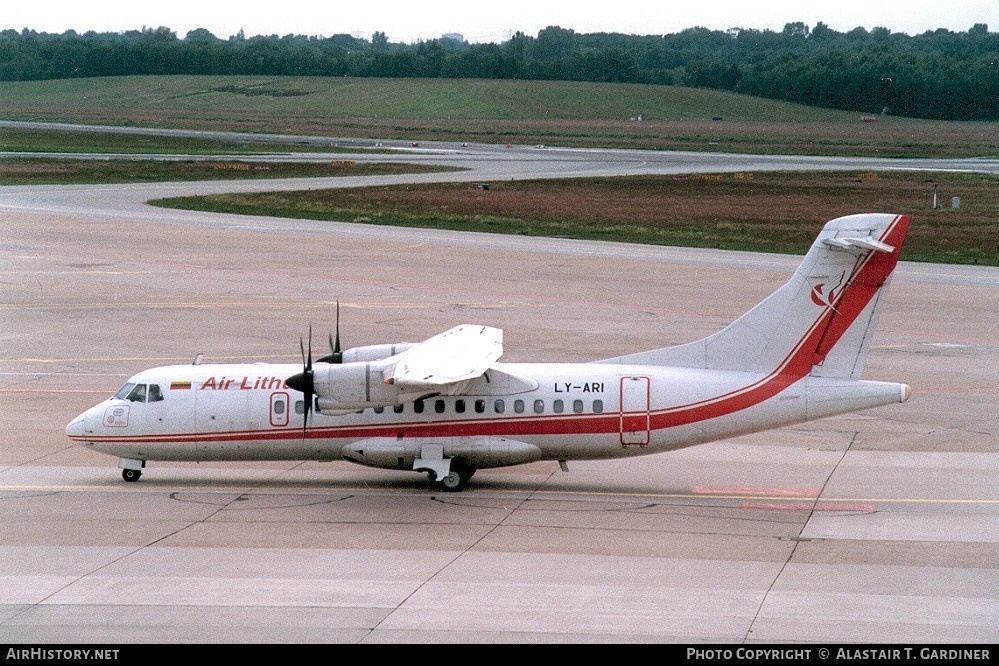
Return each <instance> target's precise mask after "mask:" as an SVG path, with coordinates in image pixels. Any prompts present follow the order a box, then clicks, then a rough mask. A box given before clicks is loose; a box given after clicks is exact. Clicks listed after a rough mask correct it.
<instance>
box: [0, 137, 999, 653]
mask: <svg viewBox="0 0 999 666" xmlns="http://www.w3.org/2000/svg"><path fill="white" fill-rule="evenodd" d="M434 148H435V150H433V151H428V152H427V153H425V154H423V153H421V154H414V156H413V157H412V159H421V160H430V161H448V163H455V164H460V165H464V166H467V167H469V168H470V171H468V172H464V173H461V174H434V175H427V176H419V177H393V178H384V179H377V180H375V181H372V180H365V181H363V182H365V183H367V182H402V181H404V180H425V179H436V178H440V179H456V178H457V179H467V180H488V179H491V178H519V177H539V176H543V175H546V174H547V175H560V176H562V175H567V174H570V175H571V174H575V175H583V174H585V175H604V174H611V173H632V172H641V170H645V172H664V173H669V172H671V171H669V169H677V170H678V171H676V172H693V170H694V169H702V170H712V171H717V170H725V169H731V170H741V169H743V168H747V169H748V168H754V169H757V168H759V167H755V166H743V165H744V164H745V165H749V164H751V163H759V162H760V161H761V160H764V158H757V157H752V156H749V157H740V156H736V157H733V156H723V157H719V158H717V160H729V161H727V162H724V163H723V162H720V161H713V158H711V157H710V156H707V157H706V156H703V155H700V156H694V157H689V158H687V157H685V156H684V155H680V154H677V155H673V156H670V155H667V154H656V155H646V156H644V157H645V158H647V159H636V157H637V158H641V157H643V156H642V155H637V156H636V155H634V154H633V153H634V151H610V152H609V153H608V154H606V155H604V154H602V153H599V152H596V151H586V152H585V155H584V154H582V151H557V150H536V149H530V148H518V149H515V150H512V151H510V150H509V149H505V148H503V147H499V148H494V149H491V150H490V149H487V148H485V147H471V148H469V149H468V150H467V155H466V154H464V153H462V151H460V150H453V151H451V152H448V151H445V150H443V149H442V148H440V147H434ZM438 148H440V149H438ZM561 153H564V155H563V156H562V157H560V154H561ZM623 153H627V154H623ZM518 156H520V157H518ZM379 159H384V157H383V156H379ZM771 159H772V158H765V161H767V162H768V163H769V162H770V161H771ZM802 160H807V158H791V159H790V162H789V164H797V163H801V161H802ZM772 163H774V164H780V165H781V167H782V168H783V167H784V166H785V164H784V163H782V162H780V161H779V160H777V159H776V158H773V159H772ZM962 164H963V165H964V166H963V167H961V168H966V169H969V170H979V169H983V170H987V171H988V170H992V171H993V172H995V171H996V168H995V165H986V166H982V164H983V162H982V161H962ZM951 166H955V165H951ZM957 166H960V165H957ZM789 168H791V167H789ZM822 168H828V167H822ZM844 168H846V167H844ZM849 168H854V167H853V166H851V167H849ZM865 168H873V167H865ZM927 168H929V167H927ZM333 184H335V185H337V186H354V185H357V184H360V182H359V181H357V180H355V179H336V180H335V181H333V180H309V181H295V182H292V181H255V182H252V183H247V184H245V185H244V184H239V183H183V184H182V183H172V184H153V185H141V186H103V187H90V186H63V187H55V186H52V187H49V186H42V187H13V186H12V187H0V225H2V229H3V241H2V246H0V247H2V249H0V275H2V280H3V284H4V290H3V293H4V298H3V302H2V304H0V308H2V315H0V317H2V318H0V321H2V322H3V326H2V335H3V339H4V342H5V345H4V350H5V353H4V354H3V357H2V364H0V400H2V404H3V406H4V409H3V410H0V428H2V432H3V435H2V439H0V498H2V502H0V534H2V538H0V642H4V643H14V644H38V643H57V644H65V643H102V644H111V645H114V644H130V643H161V642H174V643H250V642H252V643H313V642H331V643H400V642H407V643H512V642H519V643H525V642H530V643H558V642H573V643H631V642H634V643H638V642H656V643H726V644H770V643H865V642H873V643H893V644H894V643H912V644H915V643H918V644H928V643H929V644H932V643H984V644H988V643H994V642H995V641H996V639H997V638H999V629H997V627H999V584H997V583H999V482H997V478H999V474H997V472H999V447H997V433H999V413H997V410H996V407H995V406H996V404H997V398H999V380H997V373H999V336H997V331H999V326H997V321H999V315H997V314H996V313H997V311H999V270H997V269H994V268H979V267H957V266H937V265H926V264H902V265H900V266H899V268H898V270H897V271H896V275H895V278H894V280H893V283H892V285H891V287H890V290H889V292H888V294H887V304H886V306H885V311H884V313H883V315H882V317H881V321H880V325H879V328H878V333H877V336H876V338H875V340H874V348H873V349H872V351H871V353H870V356H869V358H868V362H867V366H866V370H865V373H864V376H865V377H867V378H871V379H884V380H888V381H900V382H906V383H908V384H910V385H911V386H912V388H913V392H914V394H913V397H912V399H910V400H909V401H908V402H906V403H904V404H900V405H895V406H892V407H886V408H879V409H875V410H871V411H868V412H862V413H858V414H853V415H847V416H842V417H836V418H830V419H826V420H823V421H818V422H814V423H811V424H806V425H803V426H798V427H795V428H786V429H781V430H777V431H773V432H770V433H764V434H759V435H753V436H748V437H741V438H737V439H733V440H728V441H723V442H717V443H712V444H707V445H702V446H699V447H694V448H691V449H685V450H682V451H678V452H674V453H668V454H661V455H657V456H651V457H645V458H635V459H629V460H622V461H612V462H588V463H570V465H569V471H568V472H563V471H561V470H560V469H559V467H558V465H557V464H555V463H535V464H531V465H525V466H521V467H512V468H504V469H498V470H482V471H480V472H479V473H478V474H476V476H475V478H474V479H473V482H472V483H471V484H470V486H469V488H468V489H467V490H466V491H465V492H463V493H460V494H441V493H437V492H435V491H433V490H432V489H431V488H430V486H428V485H427V483H426V480H425V478H424V477H423V476H421V475H416V474H407V473H397V472H391V471H383V470H377V469H369V468H364V467H358V466H354V465H350V464H349V463H339V462H338V463H316V462H304V463H226V464H212V465H204V464H202V465H197V464H177V463H150V465H149V466H148V467H147V469H146V471H145V473H144V475H143V478H142V480H141V481H140V482H139V483H137V484H127V485H126V484H125V483H124V482H122V480H121V477H120V474H119V472H118V470H117V468H116V466H115V465H116V461H115V460H114V459H112V458H108V457H104V456H100V455H98V454H94V453H92V452H89V451H86V450H84V449H82V448H81V447H77V446H74V445H71V444H70V443H69V442H68V440H67V439H66V437H65V434H64V432H63V429H64V428H65V425H66V423H67V422H68V421H69V420H70V419H71V418H72V417H74V416H75V415H76V414H78V413H80V412H81V411H83V410H84V409H85V408H87V407H89V406H90V405H92V404H94V403H96V402H98V401H100V400H102V399H104V398H105V397H106V396H107V395H109V394H110V393H112V392H113V391H114V390H116V389H117V388H118V387H119V386H120V385H121V384H122V383H123V382H124V381H125V379H127V378H128V376H129V375H131V374H132V373H134V372H137V371H138V370H141V369H144V368H146V367H151V366H154V365H161V364H166V363H173V362H180V363H184V362H188V361H190V360H192V359H193V358H194V355H195V354H196V353H198V352H203V353H204V354H205V361H206V362H213V361H219V362H221V361H234V360H249V361H282V362H289V361H293V360H295V359H298V358H299V348H298V341H299V338H300V336H302V335H304V334H306V332H307V330H308V327H309V325H310V323H312V324H313V326H314V327H315V330H316V344H317V345H320V346H321V345H322V344H324V343H323V342H322V341H324V340H325V339H326V333H325V332H326V331H327V330H329V329H330V328H331V327H332V325H333V317H334V315H333V309H334V307H335V303H336V302H337V301H339V302H340V303H341V335H342V336H343V339H344V345H345V346H354V345H361V344H373V343H379V342H400V341H412V340H420V339H424V338H426V337H429V336H430V335H433V334H435V333H438V332H440V331H442V330H445V329H447V328H449V327H451V326H454V325H457V324H461V323H478V324H485V325H489V326H496V327H499V328H503V329H504V331H505V354H504V357H503V358H504V360H507V361H528V360H539V361H558V360H565V361H585V360H590V359H596V358H604V357H607V356H612V355H615V354H618V353H625V352H631V351H638V350H641V349H647V348H652V347H658V346H662V345H666V344H672V343H680V342H685V341H688V340H694V339H697V338H700V337H703V336H704V335H707V334H709V333H711V332H713V331H715V330H717V329H718V328H720V327H721V326H722V325H724V324H725V323H728V322H729V321H731V320H732V319H733V318H734V317H736V316H738V315H739V314H741V313H742V312H743V311H744V310H746V309H748V307H750V306H752V305H753V304H755V303H757V302H758V301H759V300H761V299H762V298H763V297H764V296H765V295H767V294H768V293H770V292H771V291H772V290H773V289H774V288H776V287H777V286H778V285H779V284H781V283H783V282H784V281H785V280H786V278H787V276H788V275H789V273H790V272H791V271H792V270H793V268H794V266H795V265H796V264H797V262H798V258H797V257H786V256H780V255H759V254H752V253H724V252H718V251H710V250H694V249H679V248H656V247H643V246H629V245H623V244H613V243H595V242H582V241H568V240H559V239H551V240H546V239H537V238H526V237H504V236H492V235H482V234H462V233H459V232H437V231H424V230H412V229H405V230H404V229H393V228H386V227H373V226H365V225H352V224H331V223H326V222H311V221H303V220H281V219H273V218H246V217H240V216H232V215H210V214H201V213H192V212H184V211H169V210H164V209H157V208H152V207H149V206H146V205H144V204H143V203H142V202H143V201H145V200H146V199H148V198H151V197H157V196H169V195H173V194H178V193H182V192H183V193H188V192H208V191H221V190H232V189H235V188H246V189H275V188H278V187H282V188H290V187H322V186H331V185H333ZM891 212H896V211H891ZM897 212H907V211H897ZM914 223H915V224H918V223H919V218H918V213H917V214H916V216H915V221H914Z"/></svg>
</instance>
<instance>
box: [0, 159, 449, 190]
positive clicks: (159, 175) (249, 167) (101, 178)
mask: <svg viewBox="0 0 999 666" xmlns="http://www.w3.org/2000/svg"><path fill="white" fill-rule="evenodd" d="M459 170H460V169H457V168H453V167H445V166H431V165H423V164H392V163H389V162H382V163H371V162H365V163H354V162H352V161H349V160H338V159H335V158H331V159H330V160H329V161H328V162H268V161H244V160H184V159H180V160H169V161H167V160H127V159H125V160H121V159H114V160H73V159H54V158H14V159H0V185H51V184H60V183H153V182H162V181H193V180H246V179H248V178H318V177H329V176H384V175H390V174H400V173H431V172H440V171H459Z"/></svg>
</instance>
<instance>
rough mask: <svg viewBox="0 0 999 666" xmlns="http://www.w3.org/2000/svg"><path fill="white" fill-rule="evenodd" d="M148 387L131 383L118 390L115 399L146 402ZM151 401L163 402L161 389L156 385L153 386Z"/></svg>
mask: <svg viewBox="0 0 999 666" xmlns="http://www.w3.org/2000/svg"><path fill="white" fill-rule="evenodd" d="M147 388H148V387H147V386H146V385H145V384H133V383H132V382H129V383H127V384H125V385H124V386H122V387H121V388H120V389H118V392H117V393H115V394H114V397H116V398H118V399H119V400H131V401H132V402H145V401H146V391H147ZM150 396H151V397H150V400H162V399H163V394H162V393H161V392H160V387H159V386H157V385H156V384H153V385H152V391H150Z"/></svg>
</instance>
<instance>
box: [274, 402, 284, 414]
mask: <svg viewBox="0 0 999 666" xmlns="http://www.w3.org/2000/svg"><path fill="white" fill-rule="evenodd" d="M274 413H275V414H277V415H279V416H280V415H281V414H284V400H275V401H274Z"/></svg>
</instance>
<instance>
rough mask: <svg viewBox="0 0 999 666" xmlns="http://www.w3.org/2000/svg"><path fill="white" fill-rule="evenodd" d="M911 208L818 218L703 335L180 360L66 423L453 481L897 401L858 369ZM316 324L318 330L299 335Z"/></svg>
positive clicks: (98, 431)
mask: <svg viewBox="0 0 999 666" xmlns="http://www.w3.org/2000/svg"><path fill="white" fill-rule="evenodd" d="M909 223H910V218H909V217H908V216H897V215H886V214H863V215H852V216H848V217H842V218H839V219H836V220H833V221H832V222H829V223H828V224H826V225H825V228H823V229H822V232H821V233H820V234H819V236H818V238H817V239H816V240H815V242H814V244H813V245H812V247H811V249H810V250H809V252H808V254H807V255H806V256H805V258H804V260H803V261H802V263H801V265H800V266H799V267H798V269H797V271H796V272H795V273H794V275H793V276H792V277H791V279H790V281H789V282H787V284H785V285H784V286H783V287H781V288H780V289H778V290H777V291H776V292H774V293H773V294H771V295H770V296H769V297H768V298H767V299H766V300H764V301H763V302H762V303H760V304H759V305H757V306H756V307H754V308H753V309H751V310H750V311H749V312H747V313H746V314H745V315H743V316H742V317H740V318H739V319H737V320H736V321H735V322H733V323H732V324H730V325H729V326H727V327H726V328H724V329H722V330H721V331H719V332H717V333H715V334H713V335H711V336H709V337H707V338H705V339H703V340H699V341H696V342H691V343H688V344H684V345H679V346H675V347H666V348H662V349H655V350H652V351H646V352H639V353H632V354H626V355H624V356H618V357H615V358H609V359H605V360H601V361H594V362H591V363H568V364H557V363H501V362H499V358H500V356H501V354H502V352H503V339H502V331H501V330H499V329H496V328H490V327H488V326H477V325H469V324H466V325H462V326H457V327H455V328H452V329H450V330H448V331H445V332H444V333H441V334H439V335H436V336H434V337H432V338H430V339H428V340H425V341H423V342H420V343H415V344H409V343H401V344H381V345H372V346H365V347H356V348H353V349H347V350H344V351H342V352H341V351H340V350H339V346H340V345H339V335H338V336H337V342H336V343H335V344H334V343H333V342H332V340H331V346H332V347H333V354H331V355H329V356H326V357H323V358H321V359H318V360H317V361H316V362H315V363H313V361H312V351H311V341H310V344H309V352H308V357H307V358H306V353H305V350H304V349H303V350H302V352H303V353H302V356H303V363H302V365H297V364H296V365H288V364H264V363H260V364H239V365H233V364H200V361H196V362H195V364H193V365H173V366H166V367H160V368H153V369H151V370H145V371H143V372H140V373H138V374H137V375H135V376H134V377H132V378H131V379H129V380H128V382H127V383H125V385H124V386H122V387H121V389H120V390H119V391H118V392H117V393H116V394H115V395H114V396H113V397H111V398H108V399H107V400H105V401H104V402H102V403H100V404H98V405H96V406H95V407H92V408H91V409H89V410H87V411H86V412H84V413H83V414H81V415H80V416H78V417H76V418H75V419H73V421H72V422H71V423H70V424H69V425H68V426H67V428H66V434H67V435H68V436H69V437H70V439H72V440H73V441H75V442H78V443H80V444H82V445H83V446H85V447H86V448H89V449H92V450H94V451H99V452H101V453H106V454H108V455H112V456H116V457H118V458H119V463H118V466H119V467H120V468H121V469H122V476H123V477H124V479H125V480H126V481H137V480H138V479H139V476H140V475H141V473H142V469H143V468H144V467H145V465H146V462H147V461H151V460H188V461H215V460H320V461H331V460H349V461H352V462H356V463H359V464H361V465H368V466H371V467H381V468H386V469H397V470H409V471H416V472H423V473H426V474H427V475H428V476H429V478H430V480H431V482H435V483H437V484H439V485H440V487H442V488H443V489H445V490H450V491H457V490H461V489H462V488H464V487H465V485H466V484H467V483H468V480H469V479H470V478H471V477H472V475H473V474H474V473H475V471H476V470H478V469H484V468H490V467H503V466H507V465H517V464H521V463H528V462H533V461H538V460H551V461H559V463H560V465H561V466H562V467H563V469H565V468H566V461H568V460H595V459H606V458H622V457H628V456H639V455H646V454H650V453H660V452H663V451H670V450H673V449H679V448H683V447H687V446H693V445H695V444H702V443H705V442H710V441H715V440H719V439H723V438H727V437H733V436H736V435H743V434H747V433H752V432H758V431H762V430H767V429H771V428H777V427H781V426H786V425H789V424H794V423H801V422H804V421H810V420H813V419H818V418H821V417H825V416H831V415H834V414H842V413H846V412H852V411H856V410H860V409H867V408H870V407H877V406H881V405H887V404H891V403H896V402H903V401H905V400H906V399H907V398H908V397H909V393H910V390H909V387H908V386H907V385H905V384H898V383H888V382H876V381H865V380H861V379H860V374H861V370H862V368H863V365H864V358H865V355H866V352H867V349H868V347H869V345H870V342H871V338H872V337H873V334H874V328H875V325H876V322H877V315H878V310H879V307H880V306H881V299H882V297H883V294H884V288H885V286H886V285H887V284H888V280H889V277H890V276H891V273H892V271H893V270H894V268H895V264H896V262H897V261H898V256H899V252H900V250H901V247H902V242H903V240H904V238H905V235H906V232H907V230H908V227H909ZM310 338H311V335H310Z"/></svg>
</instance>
